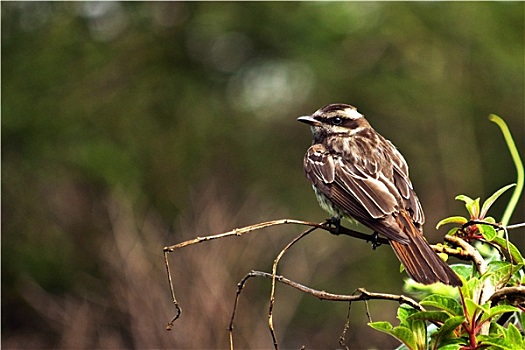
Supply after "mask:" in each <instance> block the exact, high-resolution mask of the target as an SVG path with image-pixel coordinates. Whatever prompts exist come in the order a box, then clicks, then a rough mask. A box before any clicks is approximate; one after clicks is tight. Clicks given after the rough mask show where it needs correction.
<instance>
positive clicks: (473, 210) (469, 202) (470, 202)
mask: <svg viewBox="0 0 525 350" xmlns="http://www.w3.org/2000/svg"><path fill="white" fill-rule="evenodd" d="M456 200H460V201H463V202H465V208H467V211H468V212H469V214H470V217H471V218H473V219H478V218H479V198H476V199H472V198H470V197H468V196H465V195H464V194H460V195H459V196H456Z"/></svg>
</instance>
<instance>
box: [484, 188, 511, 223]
mask: <svg viewBox="0 0 525 350" xmlns="http://www.w3.org/2000/svg"><path fill="white" fill-rule="evenodd" d="M514 186H516V184H510V185H507V186H505V187H503V188H500V189H499V190H497V191H496V192H494V194H493V195H492V196H490V197H489V198H487V200H486V201H485V202H484V203H483V205H482V206H481V213H480V214H481V215H480V217H481V218H484V217H485V215H486V214H487V212H488V211H489V209H490V207H491V206H492V204H494V202H495V201H496V200H497V199H498V198H499V197H500V196H501V195H502V194H503V193H505V192H506V191H507V190H508V189H509V188H511V187H514Z"/></svg>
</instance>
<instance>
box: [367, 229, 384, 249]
mask: <svg viewBox="0 0 525 350" xmlns="http://www.w3.org/2000/svg"><path fill="white" fill-rule="evenodd" d="M370 241H371V242H372V250H376V248H377V247H379V246H380V245H381V244H382V243H381V242H379V234H378V233H377V232H374V233H372V237H371V239H370Z"/></svg>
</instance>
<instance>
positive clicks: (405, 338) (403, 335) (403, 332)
mask: <svg viewBox="0 0 525 350" xmlns="http://www.w3.org/2000/svg"><path fill="white" fill-rule="evenodd" d="M368 325H369V326H370V327H372V328H374V329H375V330H378V331H380V332H384V333H387V334H390V335H391V336H393V337H394V338H396V339H398V340H399V341H401V342H402V343H403V344H405V345H406V346H407V348H409V349H411V350H417V349H418V347H417V343H416V340H415V338H414V334H413V333H412V331H411V330H410V329H409V328H407V327H401V326H397V327H394V328H392V325H391V324H390V322H370V323H369V324H368Z"/></svg>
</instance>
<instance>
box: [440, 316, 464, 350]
mask: <svg viewBox="0 0 525 350" xmlns="http://www.w3.org/2000/svg"><path fill="white" fill-rule="evenodd" d="M463 322H465V317H464V316H455V317H451V318H449V319H448V320H446V321H445V323H443V325H442V326H441V327H440V328H439V331H438V332H437V333H435V335H434V337H435V339H436V345H437V348H439V349H443V348H444V347H443V343H445V342H448V341H450V338H451V337H452V336H451V334H452V332H453V331H454V330H455V329H456V328H458V327H459V326H461V324H462V323H463Z"/></svg>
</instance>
